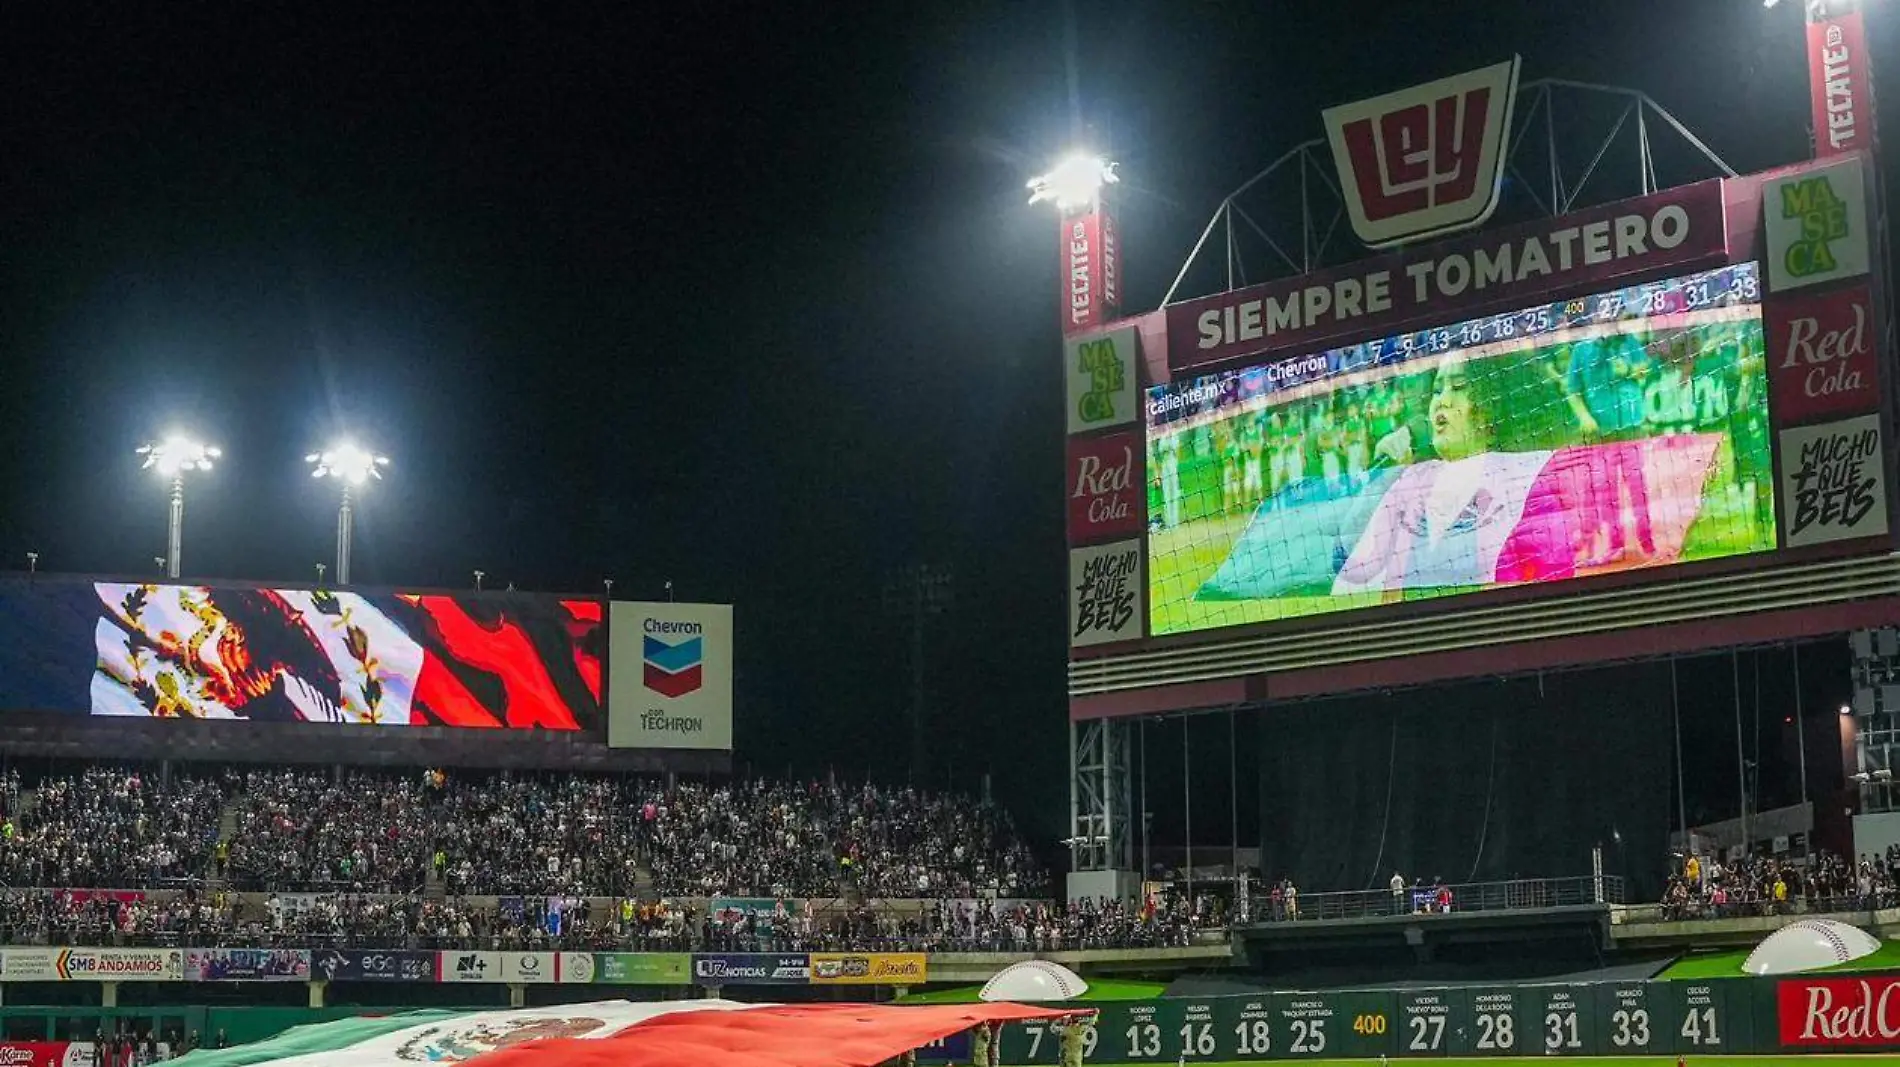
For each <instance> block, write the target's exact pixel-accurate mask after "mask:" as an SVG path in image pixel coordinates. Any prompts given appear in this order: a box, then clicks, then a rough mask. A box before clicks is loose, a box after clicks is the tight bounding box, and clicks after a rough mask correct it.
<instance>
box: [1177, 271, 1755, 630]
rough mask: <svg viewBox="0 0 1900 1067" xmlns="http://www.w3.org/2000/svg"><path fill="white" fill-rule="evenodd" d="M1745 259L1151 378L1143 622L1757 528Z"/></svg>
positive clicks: (1611, 556) (1522, 571)
mask: <svg viewBox="0 0 1900 1067" xmlns="http://www.w3.org/2000/svg"><path fill="white" fill-rule="evenodd" d="M1765 367H1766V363H1765V348H1764V335H1763V330H1762V315H1761V283H1760V278H1759V271H1758V270H1757V268H1756V266H1755V265H1754V264H1752V263H1743V264H1736V265H1734V266H1728V267H1723V268H1720V269H1718V270H1712V271H1706V272H1703V273H1700V274H1694V275H1688V276H1685V277H1681V278H1674V279H1669V280H1665V281H1656V282H1647V283H1644V284H1641V285H1635V286H1630V287H1628V288H1624V289H1619V290H1616V291H1613V292H1607V293H1600V294H1597V295H1595V296H1592V297H1589V298H1586V299H1578V300H1564V301H1557V302H1555V303H1551V304H1547V305H1543V306H1539V307H1533V308H1525V309H1523V310H1521V311H1516V312H1512V313H1510V314H1503V315H1492V316H1489V317H1487V318H1482V319H1473V320H1471V321H1468V322H1462V323H1457V324H1454V325H1450V326H1445V327H1441V328H1438V329H1432V330H1420V331H1417V332H1414V333H1408V334H1402V335H1398V336H1394V337H1387V338H1384V339H1382V340H1378V341H1372V342H1368V343H1365V344H1361V345H1354V346H1350V347H1347V348H1341V349H1337V350H1334V351H1329V352H1321V353H1313V354H1309V355H1302V356H1295V357H1292V358H1289V359H1283V360H1280V361H1278V362H1275V363H1269V364H1264V365H1261V366H1257V367H1249V368H1246V369H1244V370H1236V371H1229V372H1226V373H1223V374H1217V375H1212V376H1207V377H1202V378H1196V379H1192V380H1186V381H1180V382H1174V383H1170V384H1167V385H1161V386H1156V387H1154V388H1152V389H1150V390H1149V392H1148V397H1147V445H1148V459H1147V471H1148V484H1147V496H1148V508H1147V519H1148V548H1149V554H1148V583H1149V613H1150V628H1151V630H1152V631H1153V633H1154V634H1155V635H1156V636H1160V635H1165V634H1178V633H1192V632H1197V631H1201V630H1207V629H1210V628H1214V627H1220V626H1232V625H1238V624H1243V623H1259V622H1274V621H1280V620H1287V619H1299V618H1307V617H1311V616H1315V615H1320V614H1325V613H1331V612H1338V611H1349V610H1355V609H1360V608H1368V607H1374V606H1379V605H1387V604H1394V603H1399V602H1405V601H1415V600H1426V599H1433V598H1440V597H1454V596H1459V595H1462V594H1467V593H1473V592H1480V591H1485V590H1490V589H1497V588H1503V587H1509V586H1525V585H1533V584H1536V585H1560V584H1561V583H1564V582H1568V581H1571V580H1574V579H1578V578H1590V577H1595V576H1599V575H1604V574H1610V573H1619V572H1625V571H1631V570H1640V569H1645V568H1660V567H1669V566H1673V565H1675V564H1679V563H1686V562H1691V561H1696V560H1707V559H1718V558H1725V557H1730V556H1738V555H1744V554H1747V553H1754V552H1765V551H1770V550H1772V549H1774V548H1775V523H1774V479H1773V477H1772V473H1773V464H1772V461H1771V456H1770V435H1769V433H1768V404H1767V395H1768V389H1767V377H1766V370H1765Z"/></svg>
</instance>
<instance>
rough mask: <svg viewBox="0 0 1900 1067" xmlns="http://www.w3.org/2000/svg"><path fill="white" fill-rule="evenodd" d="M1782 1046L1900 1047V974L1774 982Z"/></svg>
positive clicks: (1863, 1049)
mask: <svg viewBox="0 0 1900 1067" xmlns="http://www.w3.org/2000/svg"><path fill="white" fill-rule="evenodd" d="M1775 1009H1776V1010H1775V1016H1776V1021H1777V1023H1778V1024H1779V1032H1780V1035H1781V1045H1782V1047H1783V1048H1796V1049H1840V1048H1852V1049H1855V1050H1856V1051H1866V1050H1871V1049H1900V976H1894V975H1883V976H1879V977H1869V978H1795V979H1786V980H1783V981H1781V982H1777V983H1776V984H1775Z"/></svg>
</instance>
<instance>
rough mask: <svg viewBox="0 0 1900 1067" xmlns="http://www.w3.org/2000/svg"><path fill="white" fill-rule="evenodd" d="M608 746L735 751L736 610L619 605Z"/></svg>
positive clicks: (612, 631) (612, 623)
mask: <svg viewBox="0 0 1900 1067" xmlns="http://www.w3.org/2000/svg"><path fill="white" fill-rule="evenodd" d="M608 642H609V645H608V647H609V650H610V652H611V657H610V663H609V667H610V669H611V672H612V673H611V674H609V676H608V686H607V744H608V746H609V747H611V748H699V749H719V750H727V751H729V750H730V749H731V748H732V662H733V661H732V657H733V634H732V605H730V604H661V603H656V602H650V601H616V602H615V603H614V605H613V610H612V614H611V615H610V616H609V620H608Z"/></svg>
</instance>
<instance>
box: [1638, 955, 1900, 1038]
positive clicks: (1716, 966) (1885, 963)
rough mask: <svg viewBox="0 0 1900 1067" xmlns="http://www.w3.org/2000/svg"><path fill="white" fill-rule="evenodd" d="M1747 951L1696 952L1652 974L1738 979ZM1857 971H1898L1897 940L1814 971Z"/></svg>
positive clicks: (1671, 977)
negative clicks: (1860, 955) (1871, 951)
mask: <svg viewBox="0 0 1900 1067" xmlns="http://www.w3.org/2000/svg"><path fill="white" fill-rule="evenodd" d="M1749 951H1750V950H1749V949H1736V950H1735V951H1733V952H1708V953H1701V952H1698V953H1696V954H1695V955H1692V956H1684V957H1683V958H1682V959H1679V960H1677V961H1676V962H1675V963H1672V964H1670V965H1669V967H1668V969H1666V970H1664V971H1663V972H1662V973H1661V974H1659V975H1657V976H1656V977H1657V978H1660V979H1663V980H1665V981H1681V980H1684V979H1689V980H1701V979H1708V978H1741V977H1744V974H1743V972H1742V961H1743V960H1745V959H1747V958H1748V953H1749ZM1860 971H1900V941H1883V942H1881V943H1880V947H1879V948H1878V949H1876V950H1874V952H1873V954H1872V955H1869V956H1863V957H1861V958H1860V959H1857V960H1854V961H1852V962H1850V963H1842V964H1837V965H1836V966H1833V967H1826V968H1823V969H1822V970H1820V971H1816V972H1814V973H1816V974H1822V973H1827V974H1854V973H1857V972H1860ZM1804 1062H1805V1060H1804Z"/></svg>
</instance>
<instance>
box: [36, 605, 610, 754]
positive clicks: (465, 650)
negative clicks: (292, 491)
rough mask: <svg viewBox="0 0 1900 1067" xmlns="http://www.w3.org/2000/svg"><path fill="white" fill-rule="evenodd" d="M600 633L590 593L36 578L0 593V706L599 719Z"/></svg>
mask: <svg viewBox="0 0 1900 1067" xmlns="http://www.w3.org/2000/svg"><path fill="white" fill-rule="evenodd" d="M604 639H605V634H604V633H603V632H602V630H601V605H600V602H599V601H596V600H559V599H555V598H552V597H539V596H532V595H526V594H512V593H510V594H486V595H484V594H478V593H458V594H454V595H441V594H404V593H356V592H330V591H319V590H309V589H273V588H265V587H258V586H236V585H180V584H163V583H157V582H151V583H135V582H75V581H46V580H41V581H37V582H34V583H32V584H31V585H22V586H9V587H7V588H6V589H5V590H4V592H0V647H5V648H8V649H10V650H12V651H11V653H10V654H9V655H6V656H5V657H4V658H0V708H39V709H53V710H59V711H64V712H69V713H71V714H74V715H93V716H113V717H121V718H128V719H135V718H169V719H223V720H240V721H242V720H256V721H269V722H323V723H336V724H354V725H363V726H383V727H406V726H466V727H484V728H501V729H522V730H526V729H542V730H569V731H578V730H598V729H600V728H601V725H602V723H601V710H600V699H601V694H600V686H601V659H602V656H603V655H604V654H605V649H604V647H603V642H604ZM219 649H222V650H224V651H222V652H219V653H218V654H216V655H213V654H212V650H219ZM260 649H270V650H271V651H270V656H269V658H268V659H265V658H262V653H261V652H259V651H258V650H260ZM167 650H170V651H167ZM180 650H199V652H200V653H202V654H185V653H184V652H182V651H180ZM227 657H228V658H227Z"/></svg>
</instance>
